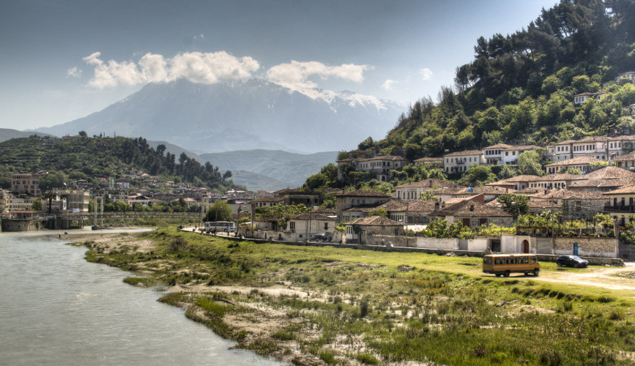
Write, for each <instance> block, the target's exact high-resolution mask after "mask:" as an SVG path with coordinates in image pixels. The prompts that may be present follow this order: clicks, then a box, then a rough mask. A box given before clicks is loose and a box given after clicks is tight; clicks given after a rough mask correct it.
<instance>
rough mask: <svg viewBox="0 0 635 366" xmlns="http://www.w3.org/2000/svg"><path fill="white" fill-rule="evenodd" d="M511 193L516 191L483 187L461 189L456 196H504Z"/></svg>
mask: <svg viewBox="0 0 635 366" xmlns="http://www.w3.org/2000/svg"><path fill="white" fill-rule="evenodd" d="M511 192H514V190H513V189H509V188H501V187H495V186H483V187H461V188H460V189H459V190H457V191H456V193H455V194H460V195H469V196H473V195H476V194H498V195H502V194H507V193H511Z"/></svg>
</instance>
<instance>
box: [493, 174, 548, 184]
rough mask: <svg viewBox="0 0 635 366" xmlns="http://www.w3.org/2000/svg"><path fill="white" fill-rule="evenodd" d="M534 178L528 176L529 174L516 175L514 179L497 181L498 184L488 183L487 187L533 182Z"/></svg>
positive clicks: (534, 176) (535, 176)
mask: <svg viewBox="0 0 635 366" xmlns="http://www.w3.org/2000/svg"><path fill="white" fill-rule="evenodd" d="M536 178H538V176H537V175H530V174H527V175H517V176H515V177H511V178H507V179H503V180H499V181H498V182H493V183H488V184H487V185H488V186H496V185H502V184H508V183H521V182H529V181H532V180H534V179H536Z"/></svg>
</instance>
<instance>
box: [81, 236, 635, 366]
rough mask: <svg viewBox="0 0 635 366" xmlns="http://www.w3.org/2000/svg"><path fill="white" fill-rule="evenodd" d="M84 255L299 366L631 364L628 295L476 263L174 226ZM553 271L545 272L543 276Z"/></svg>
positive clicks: (633, 336) (243, 342) (634, 331)
mask: <svg viewBox="0 0 635 366" xmlns="http://www.w3.org/2000/svg"><path fill="white" fill-rule="evenodd" d="M86 245H87V246H88V247H89V248H90V250H89V251H88V252H87V253H86V258H87V259H88V260H89V261H92V262H98V263H105V264H108V265H112V266H117V267H121V268H123V269H126V270H130V271H133V272H135V273H136V274H138V275H139V276H138V277H130V278H128V279H126V282H128V283H130V284H132V285H142V286H154V285H158V284H164V285H168V286H174V287H173V289H172V290H174V291H175V292H171V293H168V294H167V295H165V296H164V297H162V298H161V300H160V301H163V302H166V303H169V304H173V305H176V306H182V307H184V308H186V309H187V310H186V315H187V316H188V317H190V318H191V319H194V320H197V321H200V322H202V323H204V324H206V325H208V326H209V327H211V328H212V329H213V330H214V331H215V332H217V333H218V334H220V335H221V336H223V337H226V338H229V339H233V340H236V341H237V342H238V347H239V348H245V349H249V350H253V351H255V352H256V353H258V354H261V355H265V356H272V357H276V358H278V359H281V360H285V361H291V362H293V363H295V364H307V365H309V364H311V365H312V364H350V365H354V364H371V365H372V364H391V363H392V364H400V363H404V364H406V363H407V362H408V361H414V362H421V363H424V362H432V363H437V364H453V365H468V364H469V365H493V364H496V365H500V364H503V365H504V364H510V365H511V364H544V365H559V364H561V365H575V364H632V363H633V361H634V358H633V355H634V354H635V353H634V352H635V327H633V321H635V315H634V314H635V313H634V311H633V309H634V308H635V307H634V305H635V300H633V298H632V293H631V292H626V291H621V292H620V291H610V290H605V289H600V288H589V287H583V286H572V285H563V284H551V283H546V282H541V281H538V280H534V279H533V278H532V277H522V276H521V277H511V278H496V277H493V276H483V275H482V273H481V272H480V259H478V258H468V257H446V256H438V255H429V254H418V253H384V252H373V251H362V250H352V249H336V248H332V247H327V248H317V247H305V246H288V245H278V244H254V243H251V242H247V241H245V242H239V243H238V242H231V241H227V240H223V239H219V238H212V237H209V236H202V235H197V234H192V233H177V232H176V230H174V229H159V230H156V231H153V232H150V233H143V234H135V235H126V234H122V235H119V236H118V237H116V239H113V240H109V241H103V242H87V243H86ZM545 271H546V272H549V271H555V266H554V264H551V263H547V264H544V265H543V272H545Z"/></svg>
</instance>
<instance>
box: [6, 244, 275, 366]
mask: <svg viewBox="0 0 635 366" xmlns="http://www.w3.org/2000/svg"><path fill="white" fill-rule="evenodd" d="M66 243H67V242H65V241H62V240H59V239H57V238H56V237H55V235H53V236H48V235H43V234H42V233H19V234H14V233H0V365H35V364H42V365H89V364H91V365H92V364H96V365H224V366H229V365H232V366H233V365H254V364H258V365H279V364H280V363H278V362H274V361H271V360H266V359H262V358H260V357H258V356H256V355H254V354H253V353H251V352H247V351H242V350H229V348H230V347H231V346H233V345H234V343H233V342H230V341H227V340H225V339H223V338H221V337H219V336H217V335H216V334H214V333H213V332H212V331H211V330H209V329H208V328H206V327H204V326H202V325H200V324H198V323H196V322H193V321H191V320H189V319H187V318H186V317H185V315H184V313H183V310H181V309H179V308H176V307H173V306H169V305H166V304H162V303H159V302H157V301H156V300H157V298H159V297H160V296H161V293H160V292H158V291H156V290H152V289H146V288H138V287H134V286H130V285H127V284H125V283H123V282H122V280H123V279H124V278H125V277H126V276H128V275H129V273H127V272H125V271H122V270H120V269H118V268H112V267H108V266H106V265H103V264H95V263H89V262H86V260H85V259H84V253H85V252H86V248H84V247H74V246H70V245H66Z"/></svg>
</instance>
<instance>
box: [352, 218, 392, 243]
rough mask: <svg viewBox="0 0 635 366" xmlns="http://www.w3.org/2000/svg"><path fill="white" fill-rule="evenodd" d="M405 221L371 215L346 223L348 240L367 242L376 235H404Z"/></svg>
mask: <svg viewBox="0 0 635 366" xmlns="http://www.w3.org/2000/svg"><path fill="white" fill-rule="evenodd" d="M403 234H404V226H403V223H401V222H397V221H394V220H391V219H387V218H385V217H380V216H371V217H366V218H363V219H357V220H355V221H350V222H347V223H346V242H347V243H359V244H366V243H368V242H370V241H372V237H373V236H375V235H395V236H399V235H403Z"/></svg>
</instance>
